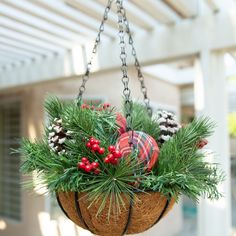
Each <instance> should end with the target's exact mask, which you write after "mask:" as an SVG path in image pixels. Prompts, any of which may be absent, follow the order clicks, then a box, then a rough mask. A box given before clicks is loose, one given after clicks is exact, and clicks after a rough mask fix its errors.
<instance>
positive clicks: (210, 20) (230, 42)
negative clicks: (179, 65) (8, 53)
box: [0, 9, 236, 85]
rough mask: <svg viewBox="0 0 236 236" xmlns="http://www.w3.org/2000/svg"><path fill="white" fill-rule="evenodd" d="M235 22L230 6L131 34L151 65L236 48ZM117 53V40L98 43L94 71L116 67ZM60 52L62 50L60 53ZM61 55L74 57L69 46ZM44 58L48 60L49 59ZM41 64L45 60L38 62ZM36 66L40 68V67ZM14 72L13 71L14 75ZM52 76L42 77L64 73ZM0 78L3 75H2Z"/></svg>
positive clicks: (144, 62)
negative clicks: (66, 53) (208, 51)
mask: <svg viewBox="0 0 236 236" xmlns="http://www.w3.org/2000/svg"><path fill="white" fill-rule="evenodd" d="M235 22H236V9H231V11H229V12H221V13H219V14H214V15H208V16H206V15H203V16H201V17H198V18H196V19H194V20H189V21H183V22H179V23H178V24H176V25H173V26H170V27H166V28H163V29H162V30H159V29H158V30H155V31H153V32H150V33H146V34H143V33H142V34H140V35H135V37H134V44H135V47H136V49H137V55H138V57H139V59H140V62H141V64H142V65H152V64H158V63H165V62H170V61H174V60H177V59H181V58H187V57H196V56H197V55H199V53H200V52H201V51H203V50H205V49H207V50H210V51H221V50H225V51H226V50H227V51H228V50H232V49H236V23H235ZM1 33H2V31H1ZM5 33H6V32H5ZM10 33H12V32H10ZM8 35H9V34H8ZM14 35H15V32H14ZM200 36H201V37H200ZM21 37H22V35H21ZM199 37H200V38H199ZM127 49H128V51H127V53H130V47H128V45H127ZM119 54H120V50H119V43H118V42H117V41H112V42H106V43H105V44H101V47H100V50H99V51H98V55H97V57H96V58H95V59H96V61H95V62H96V71H98V70H99V71H104V70H109V69H113V68H118V67H120V61H119V59H118V57H119ZM61 55H65V54H63V53H62V54H61ZM87 57H90V55H87ZM63 58H64V59H63V63H65V62H68V63H67V64H70V63H69V61H70V60H71V61H77V60H75V59H74V57H73V50H72V56H71V57H63ZM68 58H70V59H68ZM77 58H78V57H77ZM61 60H62V59H61ZM47 62H48V63H49V61H47ZM127 63H129V64H133V59H132V58H131V59H130V58H129V59H128V60H127ZM78 64H80V63H78ZM42 65H45V64H44V63H42ZM53 65H54V64H53V62H52V65H48V64H47V65H45V66H46V67H45V68H48V69H49V68H50V66H53ZM35 67H36V65H31V68H32V69H33V68H35ZM40 68H41V69H42V67H40ZM19 70H20V69H19ZM49 70H50V69H49ZM35 71H37V78H36V75H35V78H34V79H33V81H40V80H41V78H45V77H44V76H43V75H42V74H41V72H40V71H38V70H37V69H36V70H35ZM78 71H80V72H78V74H82V72H83V71H84V68H81V69H80V70H78ZM71 73H72V74H69V73H67V75H68V76H70V75H71V76H72V75H73V71H71ZM17 75H18V74H17V72H16V73H15V76H17ZM24 75H25V76H26V77H27V76H28V77H29V78H28V79H27V81H28V82H30V81H31V78H30V75H27V73H25V74H24ZM0 76H1V75H0ZM53 76H54V75H53V74H52V75H51V77H49V76H47V77H46V79H47V80H53V79H56V78H58V77H63V76H65V73H62V72H60V71H58V73H57V76H54V77H53ZM2 79H4V77H3V78H2ZM15 81H16V85H17V84H19V83H18V82H17V79H16V80H15Z"/></svg>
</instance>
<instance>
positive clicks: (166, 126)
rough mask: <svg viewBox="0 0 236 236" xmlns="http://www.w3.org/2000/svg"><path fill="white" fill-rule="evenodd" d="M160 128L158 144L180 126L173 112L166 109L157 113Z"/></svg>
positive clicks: (174, 132) (175, 131) (168, 137)
mask: <svg viewBox="0 0 236 236" xmlns="http://www.w3.org/2000/svg"><path fill="white" fill-rule="evenodd" d="M157 123H158V124H159V128H160V138H159V140H158V143H159V145H161V144H163V143H164V142H165V141H168V140H169V139H170V138H171V137H172V136H173V135H174V134H176V133H177V131H178V130H179V129H180V128H181V126H180V125H179V124H178V122H177V120H176V117H175V116H174V114H173V113H171V112H167V111H160V112H159V113H158V120H157Z"/></svg>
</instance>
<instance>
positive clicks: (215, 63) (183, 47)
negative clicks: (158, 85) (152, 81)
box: [0, 0, 236, 236]
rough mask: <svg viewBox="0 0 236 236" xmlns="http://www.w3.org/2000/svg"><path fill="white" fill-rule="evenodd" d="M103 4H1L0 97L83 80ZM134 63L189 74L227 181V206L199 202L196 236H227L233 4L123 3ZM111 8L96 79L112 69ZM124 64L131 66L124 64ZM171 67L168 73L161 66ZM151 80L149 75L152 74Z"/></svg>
mask: <svg viewBox="0 0 236 236" xmlns="http://www.w3.org/2000/svg"><path fill="white" fill-rule="evenodd" d="M105 4H106V0H1V1H0V91H1V90H4V89H7V88H11V87H16V86H24V85H29V84H32V83H38V82H42V81H48V80H56V79H58V78H65V77H71V76H75V75H81V74H83V73H84V70H85V64H86V62H87V58H88V57H89V54H90V52H91V47H92V43H93V41H94V38H95V37H96V34H97V29H98V27H99V24H100V20H101V16H102V14H103V11H104V6H105ZM124 6H125V8H126V9H127V16H128V18H129V21H130V26H131V29H132V31H133V36H134V40H135V46H136V49H137V53H138V56H139V58H140V61H141V62H142V64H143V65H145V66H147V67H146V68H145V71H146V72H148V70H149V71H150V70H151V69H150V67H149V69H148V66H150V65H156V64H165V65H163V66H162V68H161V67H160V66H159V71H160V72H159V74H160V73H163V74H165V73H168V72H170V70H171V69H172V70H173V68H172V65H171V63H173V62H174V63H175V66H176V64H178V62H179V61H183V60H184V61H185V62H187V65H189V67H193V68H194V70H195V80H194V85H195V86H194V88H195V109H196V111H197V114H199V115H201V114H204V115H209V116H211V117H212V118H213V119H214V120H215V121H216V122H217V124H218V127H217V129H216V133H215V134H214V136H213V137H212V139H211V140H210V146H211V148H212V149H213V150H214V151H215V152H216V153H218V154H219V161H220V162H221V164H222V167H223V169H224V170H225V172H226V173H227V176H228V178H227V179H226V181H225V182H224V183H223V184H222V186H220V187H221V188H222V190H223V191H224V193H225V198H222V199H221V200H220V201H217V202H214V203H212V202H209V201H207V200H202V201H201V203H200V207H199V209H200V210H199V221H198V222H199V235H200V236H210V235H214V236H223V235H224V236H228V235H230V230H231V210H230V209H231V206H230V157H229V141H228V132H227V121H226V114H227V93H226V80H225V77H226V76H225V68H224V54H225V53H226V52H228V53H230V54H231V55H232V56H233V57H235V58H236V54H235V53H234V50H236V1H235V0H224V1H222V0H125V1H124ZM116 25H117V17H116V14H115V8H113V9H112V11H111V12H110V14H109V21H108V22H107V24H106V25H105V31H104V34H103V36H102V44H101V46H100V48H99V52H98V54H97V57H96V61H95V67H94V71H105V70H108V69H113V68H118V67H119V66H120V62H119V60H118V59H117V58H118V55H119V47H118V42H117V39H116V38H117V37H116V36H117V32H118V31H117V26H116ZM129 63H133V62H132V61H131V60H129ZM168 63H170V64H169V65H167V64H168ZM150 72H151V71H150Z"/></svg>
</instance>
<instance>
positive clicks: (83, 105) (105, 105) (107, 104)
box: [81, 103, 111, 111]
mask: <svg viewBox="0 0 236 236" xmlns="http://www.w3.org/2000/svg"><path fill="white" fill-rule="evenodd" d="M110 107H111V104H109V103H104V104H103V105H101V106H99V107H95V106H93V105H88V104H85V103H84V104H82V105H81V108H82V109H90V110H95V111H104V110H107V109H108V108H110Z"/></svg>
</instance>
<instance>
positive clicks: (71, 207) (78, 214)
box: [57, 192, 175, 236]
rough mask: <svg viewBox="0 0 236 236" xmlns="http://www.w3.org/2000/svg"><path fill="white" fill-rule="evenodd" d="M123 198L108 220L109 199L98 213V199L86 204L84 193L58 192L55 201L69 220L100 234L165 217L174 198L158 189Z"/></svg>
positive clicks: (140, 228)
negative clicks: (122, 204) (122, 203)
mask: <svg viewBox="0 0 236 236" xmlns="http://www.w3.org/2000/svg"><path fill="white" fill-rule="evenodd" d="M123 200H124V203H125V207H124V208H122V209H121V212H120V213H119V214H118V215H117V214H116V213H112V212H111V213H110V218H109V220H108V218H107V216H108V210H109V207H108V206H109V202H106V207H105V208H104V209H103V210H102V212H101V213H100V214H99V215H98V216H97V215H96V214H97V211H98V208H99V206H100V204H101V202H99V201H98V202H96V203H93V204H92V206H91V207H89V205H90V203H89V201H88V198H87V195H86V193H77V192H67V193H66V192H60V193H58V194H57V201H58V204H59V206H60V207H61V209H62V210H63V212H64V213H65V215H66V216H67V217H68V218H69V219H70V220H72V221H73V222H74V223H75V224H77V225H79V226H80V227H82V228H84V229H87V230H89V231H90V232H92V233H93V234H96V235H102V236H108V235H109V236H111V235H112V236H118V235H119V236H120V235H123V234H137V233H141V232H144V231H146V230H147V229H149V228H151V227H152V226H154V225H155V224H156V223H157V222H158V221H159V220H160V219H161V218H162V217H164V216H165V215H166V214H167V213H168V212H169V211H170V210H171V208H172V207H173V205H174V203H175V200H174V199H173V198H172V199H167V198H166V197H164V196H163V195H161V194H160V193H159V192H147V193H135V195H134V199H130V198H129V199H128V198H126V197H124V198H123ZM151 203H155V204H151Z"/></svg>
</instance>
